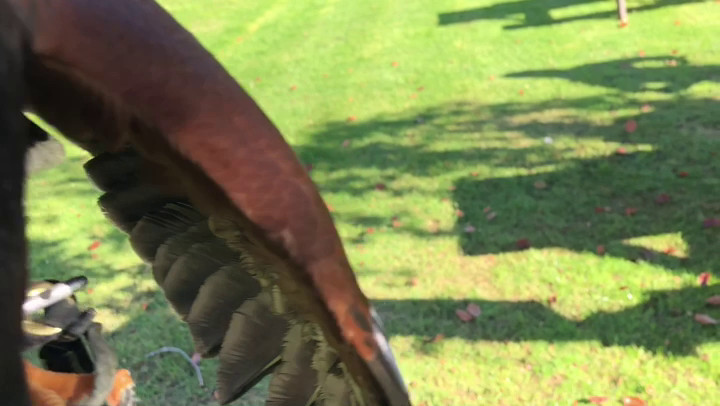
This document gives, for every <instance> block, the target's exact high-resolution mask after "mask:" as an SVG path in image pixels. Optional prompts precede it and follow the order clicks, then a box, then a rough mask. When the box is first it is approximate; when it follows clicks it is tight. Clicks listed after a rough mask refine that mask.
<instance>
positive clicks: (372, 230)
mask: <svg viewBox="0 0 720 406" xmlns="http://www.w3.org/2000/svg"><path fill="white" fill-rule="evenodd" d="M374 232H375V229H374V228H372V227H370V228H368V229H367V233H368V234H372V233H374Z"/></svg>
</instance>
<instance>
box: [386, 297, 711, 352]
mask: <svg viewBox="0 0 720 406" xmlns="http://www.w3.org/2000/svg"><path fill="white" fill-rule="evenodd" d="M718 293H720V287H718V286H714V287H704V288H703V287H688V288H682V289H672V290H656V291H647V292H644V293H643V297H645V298H646V299H645V300H644V301H643V302H642V303H640V304H639V305H637V306H633V307H629V308H626V309H623V310H620V311H617V312H596V313H593V314H591V315H590V316H588V317H586V318H584V319H582V320H572V319H568V318H566V317H564V316H562V315H561V314H558V313H557V312H555V311H554V310H553V309H552V307H551V306H548V305H546V304H543V303H540V302H536V301H489V300H482V299H474V298H473V299H468V300H462V299H407V300H402V299H398V300H377V301H374V304H375V306H377V308H378V312H379V313H380V315H381V316H382V317H383V320H384V322H385V325H386V330H387V332H388V334H390V335H391V336H392V335H398V336H419V337H421V338H424V339H428V341H429V339H431V338H432V337H434V336H436V335H437V334H443V335H444V336H445V337H447V338H462V339H464V340H468V341H498V342H523V341H546V342H569V341H599V342H600V343H601V344H602V345H604V346H634V347H643V348H645V349H647V350H648V351H651V352H654V353H663V354H673V355H683V356H688V355H695V354H696V349H697V347H698V346H699V345H702V344H704V343H708V342H714V341H717V339H718V336H717V332H716V331H715V329H713V328H712V326H710V327H708V326H702V325H700V324H699V323H697V322H695V321H694V320H693V317H692V315H693V314H695V313H703V312H706V311H707V309H706V307H705V304H704V302H703V300H704V299H703V298H706V297H708V296H710V295H712V294H718ZM468 303H475V304H477V305H478V306H480V307H481V308H482V310H483V313H482V315H481V316H480V317H479V318H478V319H476V320H475V321H474V322H473V323H467V324H464V323H460V322H459V320H458V319H457V316H456V315H455V309H458V308H464V307H465V306H466V305H467V304H468Z"/></svg>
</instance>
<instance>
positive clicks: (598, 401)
mask: <svg viewBox="0 0 720 406" xmlns="http://www.w3.org/2000/svg"><path fill="white" fill-rule="evenodd" d="M587 400H588V402H590V403H592V404H594V405H602V404H603V403H605V402H607V401H608V400H609V399H608V397H607V396H590V397H589V398H588V399H587Z"/></svg>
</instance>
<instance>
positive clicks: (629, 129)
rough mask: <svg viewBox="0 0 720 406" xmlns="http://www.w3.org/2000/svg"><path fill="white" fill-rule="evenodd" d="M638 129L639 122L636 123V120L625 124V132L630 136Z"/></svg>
mask: <svg viewBox="0 0 720 406" xmlns="http://www.w3.org/2000/svg"><path fill="white" fill-rule="evenodd" d="M637 127H638V125H637V121H635V120H628V121H627V122H626V123H625V132H626V133H628V134H632V133H634V132H635V131H636V130H637Z"/></svg>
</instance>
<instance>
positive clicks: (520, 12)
mask: <svg viewBox="0 0 720 406" xmlns="http://www.w3.org/2000/svg"><path fill="white" fill-rule="evenodd" d="M703 1H704V0H655V1H652V0H650V1H633V0H630V1H628V12H630V13H633V12H641V11H649V10H654V9H657V8H661V7H670V6H679V5H683V4H688V3H700V2H703ZM598 2H600V0H580V1H574V0H542V1H534V0H519V1H506V2H502V3H495V4H492V5H490V6H486V7H477V8H472V9H467V10H460V11H449V12H445V13H440V14H438V25H440V26H444V25H452V24H462V23H470V22H474V21H478V20H511V21H513V23H511V24H509V25H506V26H505V27H503V28H504V29H506V30H516V29H522V28H530V27H542V26H547V25H554V24H563V23H569V22H574V21H584V20H595V19H605V18H617V9H616V8H615V3H614V2H612V3H611V2H610V1H603V3H604V4H607V9H606V10H603V11H595V12H591V13H586V14H579V15H571V16H567V17H560V18H556V17H553V16H552V15H551V14H553V12H556V10H562V9H564V8H568V7H572V6H578V5H584V4H588V3H598Z"/></svg>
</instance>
